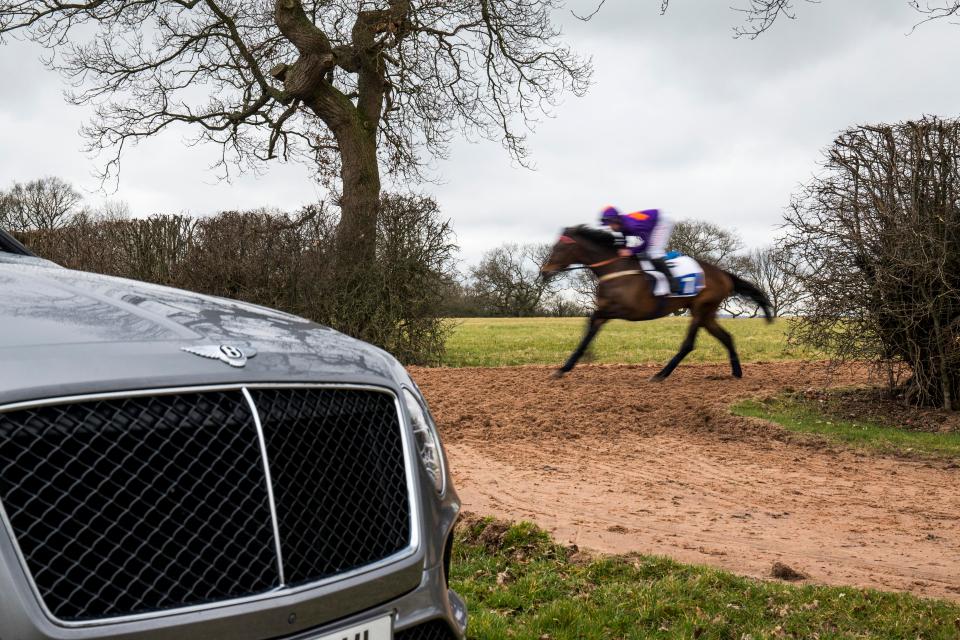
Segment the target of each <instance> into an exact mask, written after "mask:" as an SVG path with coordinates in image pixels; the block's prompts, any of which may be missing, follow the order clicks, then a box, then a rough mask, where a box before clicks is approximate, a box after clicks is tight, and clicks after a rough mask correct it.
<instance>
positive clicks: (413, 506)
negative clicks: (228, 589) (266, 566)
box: [0, 382, 421, 628]
mask: <svg viewBox="0 0 960 640" xmlns="http://www.w3.org/2000/svg"><path fill="white" fill-rule="evenodd" d="M247 389H343V390H356V391H372V392H377V393H383V394H386V395H388V396H390V397H391V398H392V399H393V404H394V408H395V410H396V412H397V418H398V424H399V425H400V440H401V443H402V446H403V461H404V476H405V478H406V483H407V501H408V503H409V511H410V542H409V544H408V545H407V546H406V547H405V548H404V549H402V550H400V551H399V552H397V553H395V554H393V555H392V556H388V557H386V558H383V559H382V560H379V561H377V562H374V563H371V564H368V565H364V566H362V567H357V568H356V569H352V570H350V571H346V572H343V573H339V574H337V575H334V576H329V577H326V578H323V579H321V580H317V581H315V582H311V583H309V584H303V585H298V586H296V587H285V586H280V587H278V588H276V589H273V590H271V591H268V592H266V593H260V594H256V595H253V596H247V597H243V598H233V599H229V600H218V601H216V602H208V603H204V604H199V605H191V606H186V607H178V608H173V609H164V610H160V611H150V612H147V613H139V614H132V615H124V616H112V617H109V618H99V619H92V620H62V619H60V618H58V617H57V616H55V615H54V614H53V612H52V611H50V609H49V608H48V607H47V604H46V602H45V601H44V599H43V596H42V594H41V593H40V589H39V587H38V586H37V583H36V581H35V580H34V578H33V573H32V571H31V570H30V567H29V565H28V564H27V559H26V556H25V555H24V553H23V550H22V549H21V548H20V543H19V541H18V540H17V536H16V534H15V533H14V529H13V524H12V523H11V521H10V518H9V517H8V515H7V512H6V510H5V509H4V506H3V501H2V500H0V526H3V528H4V529H5V531H6V532H7V535H8V537H9V538H10V541H11V543H12V545H13V549H14V551H15V553H16V556H17V559H18V561H19V563H20V568H21V570H22V571H23V573H24V576H25V577H26V579H27V583H28V584H29V586H30V590H31V591H32V592H33V595H34V597H35V598H36V601H37V604H38V605H39V607H40V610H41V611H42V612H43V614H44V615H45V616H46V617H47V619H48V620H49V621H50V622H52V623H53V624H55V625H57V626H60V627H66V628H90V627H105V626H112V625H119V624H124V623H129V622H137V621H141V620H150V619H157V618H166V617H172V616H179V615H184V614H190V613H196V612H199V611H209V610H213V609H222V608H227V607H231V606H237V605H241V604H247V603H252V602H262V601H265V600H272V599H276V598H281V597H284V596H290V595H297V594H300V593H304V592H306V591H310V590H312V589H318V588H321V587H325V586H327V585H330V584H334V583H336V582H340V581H343V580H349V579H351V578H354V577H357V576H360V575H363V574H365V573H371V572H373V571H377V570H378V569H382V568H384V567H387V566H390V565H391V564H395V563H397V562H400V561H402V560H406V559H407V558H409V557H411V556H413V555H415V554H416V553H417V552H418V551H419V550H420V544H421V518H420V503H419V500H418V498H419V496H420V492H419V483H418V480H417V476H416V473H415V471H414V469H417V468H419V467H418V466H417V465H418V464H419V462H418V460H417V455H418V454H416V453H415V452H414V450H413V449H412V448H411V447H414V446H415V445H414V444H413V442H412V441H411V439H410V438H411V436H410V435H409V432H410V430H411V428H412V425H410V423H409V421H408V420H407V417H406V414H405V413H404V411H403V406H402V403H401V400H400V397H399V395H397V393H395V392H394V391H393V389H391V388H389V387H384V386H377V385H372V384H349V383H342V384H341V383H310V382H297V383H283V382H277V383H270V382H257V383H250V384H242V383H235V384H221V385H198V386H186V387H161V388H157V389H136V390H130V391H113V392H105V393H93V394H86V395H84V394H79V395H71V396H61V397H56V398H43V399H38V400H27V401H22V402H13V403H9V404H5V405H0V414H2V413H7V412H10V411H19V410H22V409H35V408H38V407H49V406H57V405H64V404H71V403H75V402H90V401H96V400H111V399H122V398H137V397H153V396H166V395H178V394H184V393H203V392H210V391H240V392H241V393H243V394H244V395H248V391H247ZM255 408H256V407H255V405H254V406H252V407H251V409H252V410H254V416H255V419H256V423H257V427H258V430H259V431H260V433H262V428H261V425H260V417H259V414H258V413H257V412H256V411H255ZM262 451H264V455H265V451H266V450H265V448H264V449H262ZM270 496H271V506H273V505H272V490H271V493H270ZM274 527H277V519H276V516H275V514H274ZM275 530H276V529H275ZM275 540H277V544H279V538H275ZM278 557H279V556H278Z"/></svg>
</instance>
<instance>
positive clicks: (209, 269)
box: [18, 195, 456, 363]
mask: <svg viewBox="0 0 960 640" xmlns="http://www.w3.org/2000/svg"><path fill="white" fill-rule="evenodd" d="M338 224H339V211H337V210H336V209H334V208H331V207H328V206H326V205H324V204H322V203H321V204H318V205H311V206H309V207H305V208H304V209H303V210H301V211H300V212H298V214H297V215H287V214H282V213H272V212H267V211H263V210H260V211H249V212H238V211H227V212H223V213H220V214H217V215H214V216H210V217H206V218H200V219H195V218H190V217H186V216H165V215H158V216H153V217H150V218H146V219H129V220H123V219H121V220H92V219H90V218H87V217H84V216H80V217H79V218H78V219H77V220H75V221H74V223H73V224H71V225H70V226H69V227H65V228H61V229H55V230H47V231H34V232H30V233H26V234H18V235H19V236H20V238H21V239H22V240H23V241H25V243H26V244H27V245H28V246H29V247H30V248H31V249H33V250H34V251H35V252H36V253H37V254H39V255H41V256H43V257H45V258H48V259H50V260H53V261H54V262H57V263H59V264H62V265H63V266H66V267H70V268H73V269H81V270H86V271H95V272H98V273H105V274H109V275H115V276H121V277H128V278H134V279H137V280H144V281H147V282H154V283H157V284H163V285H168V286H175V287H179V288H183V289H189V290H193V291H198V292H201V293H206V294H209V295H216V296H222V297H227V298H235V299H239V300H245V301H248V302H253V303H255V304H260V305H264V306H268V307H273V308H277V309H281V310H283V311H287V312H289V313H293V314H296V315H300V316H303V317H306V318H310V319H311V320H314V321H316V322H319V323H322V324H326V325H329V326H331V327H333V328H335V329H339V330H341V331H344V332H346V333H349V334H351V335H354V336H355V337H358V338H361V339H364V340H367V341H369V342H372V343H374V344H376V345H378V346H381V347H384V348H385V349H387V350H388V351H390V352H391V353H393V354H394V355H395V356H397V357H398V358H400V359H401V360H402V361H403V362H407V363H437V362H439V360H440V358H441V357H442V354H443V344H444V341H445V337H446V334H447V331H448V327H447V325H446V324H445V323H444V321H443V320H442V318H441V317H440V316H441V314H440V307H441V303H442V298H443V295H444V292H445V291H446V287H447V286H448V283H449V281H450V280H451V279H452V277H453V256H454V253H455V251H456V245H455V244H454V242H453V233H452V230H451V228H450V223H449V221H446V220H443V219H442V218H441V217H440V212H439V209H438V208H437V205H436V203H435V202H434V201H433V200H432V199H431V198H426V197H418V196H400V195H386V196H384V198H383V199H382V202H381V214H380V217H379V220H378V229H377V234H378V238H377V241H376V247H377V251H376V261H375V263H374V264H373V265H372V266H371V268H370V269H369V270H368V271H367V274H368V276H367V278H366V280H365V281H364V283H363V287H364V291H362V292H361V295H358V293H357V292H356V291H354V290H352V289H351V288H348V287H346V286H345V282H350V283H355V282H356V280H344V279H342V278H341V277H340V273H339V272H338V270H337V268H336V267H337V265H338V264H340V261H341V260H345V259H349V256H338V255H337V254H338V245H337V243H336V242H335V237H336V234H337V228H338ZM357 298H362V299H364V300H376V301H378V304H377V305H376V306H374V307H372V308H371V307H370V306H368V305H363V306H359V305H356V304H354V302H355V301H356V299H357Z"/></svg>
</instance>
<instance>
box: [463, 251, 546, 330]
mask: <svg viewBox="0 0 960 640" xmlns="http://www.w3.org/2000/svg"><path fill="white" fill-rule="evenodd" d="M550 250H551V246H550V245H549V244H525V245H521V244H516V243H506V244H503V245H501V246H499V247H497V248H495V249H491V250H490V251H487V252H486V253H485V254H484V255H483V259H482V260H481V261H480V264H478V265H477V266H475V267H473V268H472V269H470V275H471V278H472V280H473V282H472V288H473V292H474V295H475V296H477V298H479V300H480V301H481V304H482V305H483V306H484V308H486V309H487V310H488V312H489V313H490V314H492V315H500V316H533V315H541V314H543V313H545V312H546V309H545V306H546V303H547V302H548V298H549V297H550V296H551V295H553V294H555V293H556V292H557V290H558V288H559V283H558V281H550V280H546V279H544V278H543V277H541V276H540V267H542V266H543V265H544V264H545V263H546V260H547V258H548V257H549V255H550Z"/></svg>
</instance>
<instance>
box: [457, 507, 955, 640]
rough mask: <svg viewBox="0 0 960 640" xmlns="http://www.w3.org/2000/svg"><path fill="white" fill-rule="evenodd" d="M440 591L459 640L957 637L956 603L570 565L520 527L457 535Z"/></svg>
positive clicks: (475, 527)
mask: <svg viewBox="0 0 960 640" xmlns="http://www.w3.org/2000/svg"><path fill="white" fill-rule="evenodd" d="M457 542H458V544H457V545H456V547H455V549H456V551H455V556H454V563H453V576H452V586H453V587H454V588H455V589H456V590H457V591H459V592H460V593H461V594H462V595H463V596H465V598H466V600H467V602H468V603H469V606H470V629H469V636H470V638H479V639H483V640H486V639H490V640H493V639H500V638H510V639H514V640H546V639H548V640H574V639H593V638H597V639H600V638H604V639H607V638H611V639H612V638H700V639H702V640H709V639H728V638H729V639H733V640H743V639H744V638H751V639H753V640H759V639H760V638H820V639H822V640H826V639H827V638H891V639H893V638H926V639H934V638H944V639H946V638H957V637H958V634H960V606H957V605H956V604H951V603H947V602H943V601H938V600H924V599H920V598H916V597H914V596H911V595H908V594H902V593H882V592H879V591H870V590H863V589H856V588H848V587H823V586H794V585H789V584H786V583H783V582H775V581H771V582H765V581H760V580H753V579H750V578H743V577H739V576H735V575H733V574H730V573H727V572H724V571H719V570H716V569H710V568H706V567H698V566H691V565H681V564H678V563H676V562H673V561H671V560H668V559H666V558H660V557H650V556H632V557H629V558H616V557H601V558H597V559H593V560H587V561H574V560H573V559H571V557H570V555H569V553H568V551H567V549H565V548H563V547H560V546H557V545H556V544H554V543H553V542H551V541H550V539H549V537H548V536H547V535H546V534H545V533H544V532H543V531H540V530H538V529H537V528H535V527H534V526H533V525H530V524H519V525H514V526H512V527H510V528H505V527H503V526H500V525H499V524H498V523H491V522H489V521H479V522H474V523H470V524H468V525H466V526H464V527H463V528H462V529H461V531H460V532H459V533H458V537H457Z"/></svg>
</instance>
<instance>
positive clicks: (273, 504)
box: [242, 387, 287, 589]
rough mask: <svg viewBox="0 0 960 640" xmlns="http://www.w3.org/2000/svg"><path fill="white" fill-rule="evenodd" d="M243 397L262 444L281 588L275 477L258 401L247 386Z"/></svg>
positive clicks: (283, 582)
mask: <svg viewBox="0 0 960 640" xmlns="http://www.w3.org/2000/svg"><path fill="white" fill-rule="evenodd" d="M242 392H243V398H244V399H245V400H246V401H247V406H248V407H250V413H252V414H253V424H254V425H255V426H256V427H257V441H258V442H259V444H260V460H261V461H262V462H263V478H264V482H266V483H267V502H268V503H269V504H270V521H271V522H270V524H271V525H272V527H273V547H274V550H275V552H276V554H277V573H278V574H280V588H281V589H282V588H283V587H284V585H286V584H287V578H286V576H285V575H283V550H282V549H281V548H280V519H279V517H278V516H277V501H276V500H275V499H274V497H273V478H272V477H271V476H270V458H269V457H268V456H267V439H266V437H265V436H264V435H263V423H261V422H260V412H259V411H258V410H257V403H256V402H254V401H253V396H251V395H250V392H249V391H248V390H247V388H246V387H244V388H243V389H242Z"/></svg>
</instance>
